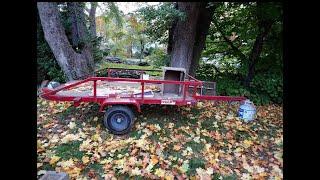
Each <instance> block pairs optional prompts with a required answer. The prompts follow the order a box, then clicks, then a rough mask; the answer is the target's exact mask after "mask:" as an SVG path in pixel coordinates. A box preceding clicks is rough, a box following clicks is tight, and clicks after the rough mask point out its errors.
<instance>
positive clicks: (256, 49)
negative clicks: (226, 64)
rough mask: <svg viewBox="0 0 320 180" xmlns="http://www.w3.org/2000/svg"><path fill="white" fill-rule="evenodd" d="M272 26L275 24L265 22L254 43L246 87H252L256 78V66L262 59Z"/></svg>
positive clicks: (245, 80)
mask: <svg viewBox="0 0 320 180" xmlns="http://www.w3.org/2000/svg"><path fill="white" fill-rule="evenodd" d="M272 24H273V22H271V21H265V22H263V24H261V25H262V26H263V27H262V29H263V30H262V32H260V33H259V34H258V36H257V37H256V40H255V42H254V45H253V47H252V50H251V52H250V56H249V68H248V74H247V76H246V77H245V79H244V85H245V86H246V87H249V86H250V83H251V81H252V79H253V77H254V72H255V66H256V64H257V61H258V59H259V57H260V54H261V51H262V47H263V42H264V39H265V37H266V36H267V35H268V34H269V32H270V30H271V27H272Z"/></svg>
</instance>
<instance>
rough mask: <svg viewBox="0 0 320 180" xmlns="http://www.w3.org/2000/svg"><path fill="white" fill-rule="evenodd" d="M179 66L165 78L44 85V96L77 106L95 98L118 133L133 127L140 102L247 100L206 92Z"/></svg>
mask: <svg viewBox="0 0 320 180" xmlns="http://www.w3.org/2000/svg"><path fill="white" fill-rule="evenodd" d="M177 69H178V68H167V69H166V70H165V71H164V75H163V76H164V78H163V80H149V79H130V78H115V77H89V78H87V79H85V80H81V81H75V82H69V83H66V84H63V85H61V86H59V87H56V88H54V89H49V88H42V93H41V94H40V97H41V98H44V99H47V100H54V101H72V102H74V105H75V106H77V105H79V104H80V103H81V102H95V103H98V104H99V105H100V112H104V110H105V109H106V107H108V108H107V110H106V111H105V116H104V124H105V126H106V127H107V128H108V129H109V130H110V131H111V132H112V133H114V134H125V133H128V132H129V131H130V129H131V128H132V126H133V121H134V115H133V112H132V107H134V108H135V109H136V110H137V111H138V112H141V108H140V106H141V105H143V104H159V105H176V106H185V105H195V104H196V103H197V102H198V101H200V100H210V101H229V102H231V101H243V100H246V98H245V97H232V96H216V95H203V93H202V89H203V88H204V87H203V84H204V82H202V81H199V80H197V79H195V78H194V77H191V76H189V75H186V74H185V72H184V71H183V69H178V70H177ZM109 71H110V70H108V72H109ZM176 71H178V73H177V72H176ZM199 89H200V94H199V93H198V90H199Z"/></svg>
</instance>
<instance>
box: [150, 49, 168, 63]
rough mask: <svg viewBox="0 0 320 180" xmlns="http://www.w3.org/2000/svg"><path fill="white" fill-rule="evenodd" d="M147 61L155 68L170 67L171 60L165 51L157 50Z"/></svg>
mask: <svg viewBox="0 0 320 180" xmlns="http://www.w3.org/2000/svg"><path fill="white" fill-rule="evenodd" d="M145 59H146V60H147V61H149V62H151V63H152V64H153V65H154V66H155V67H161V66H169V64H170V58H169V55H167V54H166V53H165V52H163V50H161V49H155V50H153V53H152V54H151V55H150V56H147V57H146V58H145Z"/></svg>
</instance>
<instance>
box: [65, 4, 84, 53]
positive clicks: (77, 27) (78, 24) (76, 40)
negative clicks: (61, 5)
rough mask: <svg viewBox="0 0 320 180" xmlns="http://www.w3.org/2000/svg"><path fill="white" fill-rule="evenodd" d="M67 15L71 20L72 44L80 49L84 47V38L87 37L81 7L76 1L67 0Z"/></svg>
mask: <svg viewBox="0 0 320 180" xmlns="http://www.w3.org/2000/svg"><path fill="white" fill-rule="evenodd" d="M67 7H68V12H69V13H68V15H69V18H70V20H71V34H72V46H73V47H74V48H78V49H82V48H83V47H84V43H85V38H86V37H88V33H87V29H86V26H85V16H84V13H83V10H84V9H83V7H81V3H78V2H68V3H67Z"/></svg>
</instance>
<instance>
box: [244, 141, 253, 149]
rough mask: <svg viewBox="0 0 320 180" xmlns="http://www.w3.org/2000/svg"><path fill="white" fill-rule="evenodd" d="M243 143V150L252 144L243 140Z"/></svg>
mask: <svg viewBox="0 0 320 180" xmlns="http://www.w3.org/2000/svg"><path fill="white" fill-rule="evenodd" d="M243 143H244V147H245V148H248V147H250V146H251V145H252V144H253V142H252V141H251V140H244V141H243Z"/></svg>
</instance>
